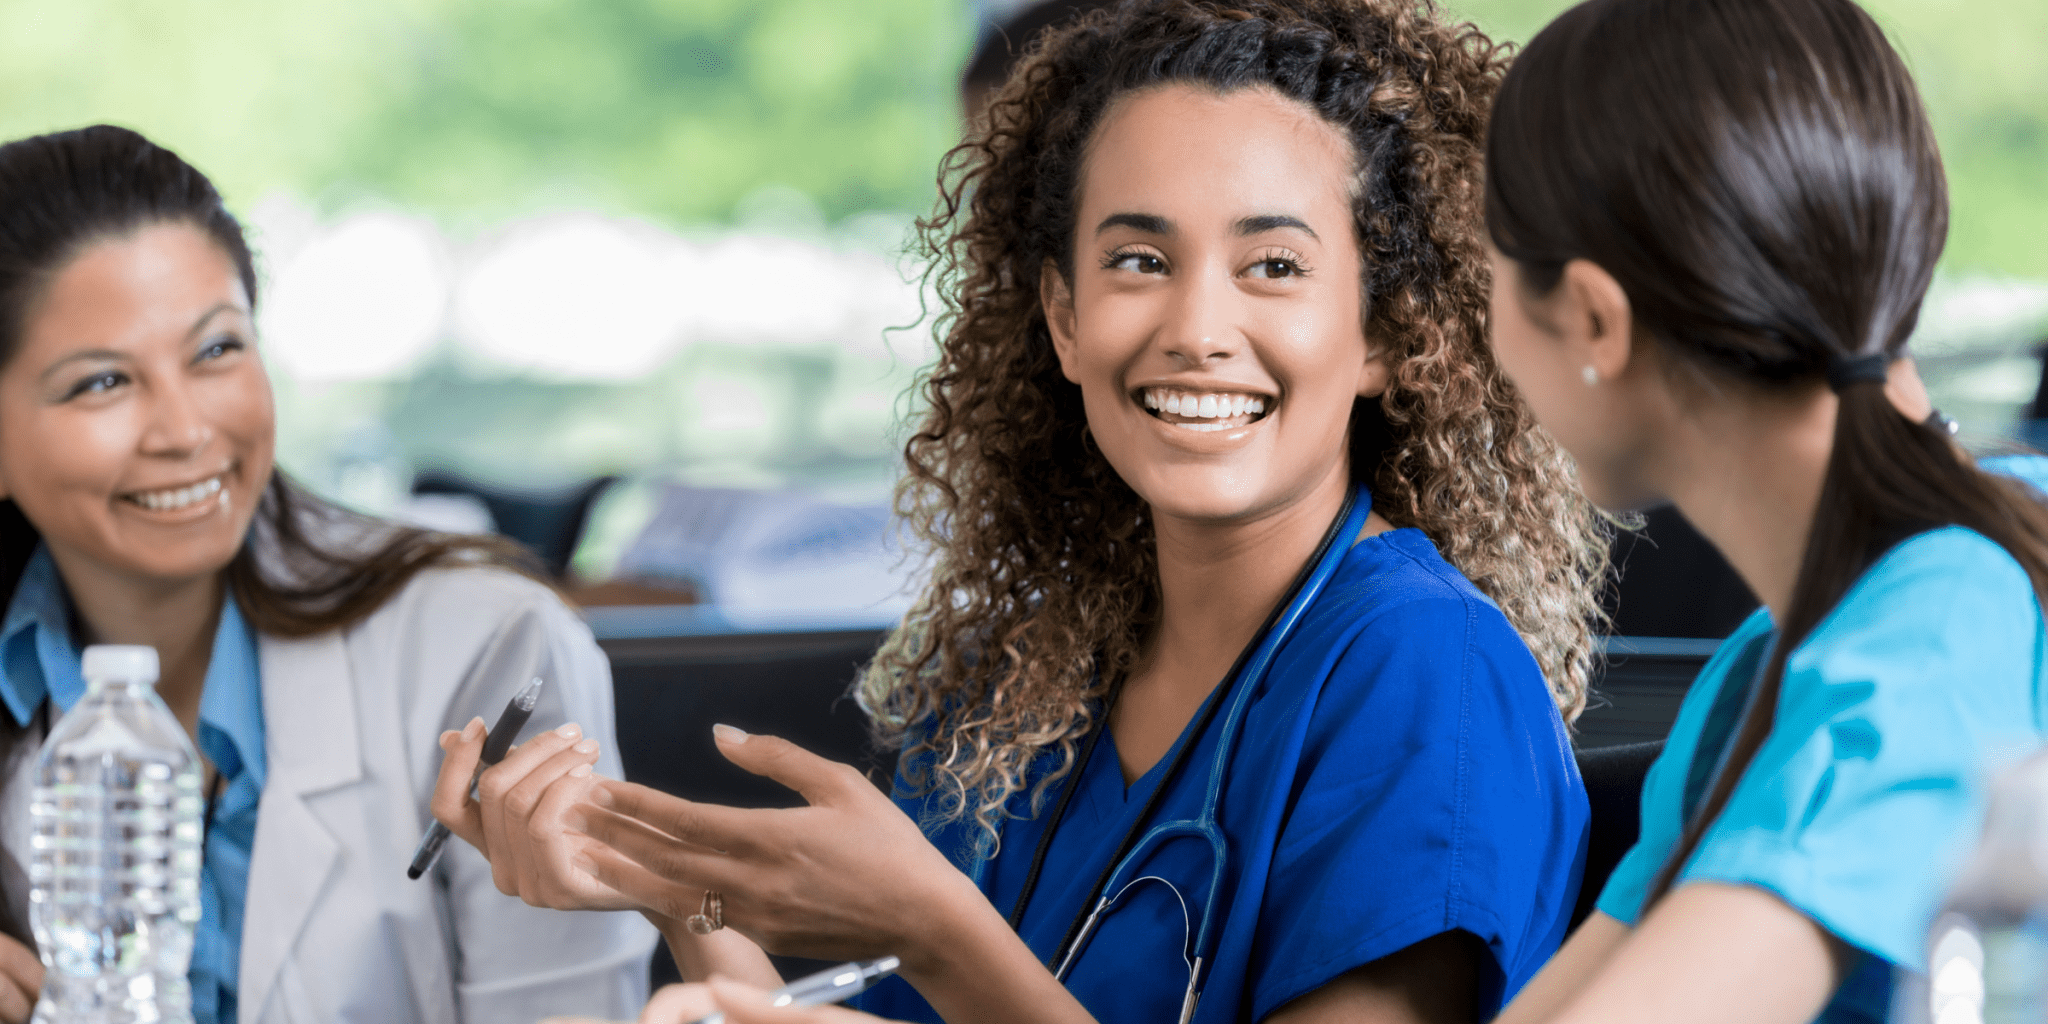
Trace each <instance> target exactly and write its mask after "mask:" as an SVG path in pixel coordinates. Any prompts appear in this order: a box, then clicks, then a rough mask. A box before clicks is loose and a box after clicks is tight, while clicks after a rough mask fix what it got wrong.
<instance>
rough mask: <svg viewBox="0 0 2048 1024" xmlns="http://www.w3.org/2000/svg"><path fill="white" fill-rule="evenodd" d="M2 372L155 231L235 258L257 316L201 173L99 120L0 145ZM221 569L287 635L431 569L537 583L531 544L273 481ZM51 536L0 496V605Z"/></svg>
mask: <svg viewBox="0 0 2048 1024" xmlns="http://www.w3.org/2000/svg"><path fill="white" fill-rule="evenodd" d="M0 196H4V197H5V202H4V203H0V366H4V365H5V364H6V363H7V361H8V360H10V359H12V358H13V357H14V353H15V350H16V349H17V348H18V347H19V346H20V344H21V338H22V333H23V331H24V330H25V329H26V327H27V323H26V319H27V316H28V313H29V310H30V309H31V308H32V307H33V305H34V303H35V301H36V299H37V297H38V296H39V295H40V294H41V293H42V291H43V289H44V288H45V287H47V286H48V284H49V282H50V280H51V278H52V277H54V276H55V275H56V274H57V273H58V272H59V271H60V270H62V269H63V267H64V266H65V265H66V264H67V263H68V262H70V260H71V259H73V258H74V257H76V256H77V255H78V254H79V252H80V251H81V250H83V249H85V248H86V247H88V246H90V245H92V244H93V243H95V242H99V241H103V240H106V239H111V238H119V237H122V236H124V235H127V234H129V233H131V232H133V231H135V230H137V229H138V228H143V227H147V226H149V225H152V224H167V223H168V224H189V225H192V226H194V227H197V228H199V229H200V230H202V231H204V232H206V235H207V237H209V238H211V239H212V240H213V242H214V244H216V245H218V246H219V247H220V249H221V251H222V252H224V253H226V254H227V256H228V258H229V259H231V260H232V261H233V262H234V265H235V271H236V273H237V274H238V275H239V276H240V277H241V279H242V287H243V289H245V290H246V291H247V293H248V296H249V303H250V306H251V308H252V309H253V308H254V306H255V302H256V266H255V262H254V260H252V259H251V258H250V254H249V243H248V241H247V240H246V239H245V238H244V237H243V234H242V226H241V224H240V222H238V221H237V220H236V219H235V217H234V215H233V214H231V213H229V212H228V210H227V207H226V205H225V204H224V203H222V201H221V197H220V193H219V192H218V191H216V190H215V189H214V187H213V183H212V182H210V181H208V180H207V179H206V176H205V175H203V174H201V173H199V171H198V170H197V169H195V168H194V167H193V166H192V165H190V164H188V163H186V162H185V161H184V160H181V159H179V158H178V155H177V154H175V153H173V152H171V151H170V150H168V149H165V148H163V147H161V146H158V145H156V144H154V143H152V142H150V141H149V140H148V139H146V138H143V137H142V136H141V135H139V134H137V133H135V132H132V131H129V130H128V129H125V128H115V127H112V126H109V125H96V126H93V127H91V128H81V129H78V130H76V131H68V132H57V133H54V134H50V135H38V136H34V137H31V138H26V139H20V140H17V141H14V142H10V143H7V144H6V145H0ZM249 534H250V535H249V537H248V539H246V540H245V541H244V542H243V544H242V548H241V550H240V551H239V552H237V553H236V555H235V557H234V560H233V561H231V562H230V563H229V564H228V566H227V569H226V579H227V582H228V585H229V586H230V588H231V589H232V590H233V592H234V595H235V598H236V601H237V603H238V604H239V606H240V607H241V609H242V612H243V614H244V615H245V616H247V618H248V620H249V624H250V626H252V627H253V628H255V629H256V630H257V631H258V632H261V633H266V634H270V635H273V636H282V637H298V636H310V635H312V634H315V633H322V632H326V631H327V630H331V629H338V628H342V627H346V626H349V625H352V624H354V623H356V622H358V621H360V620H362V619H363V618H364V617H365V616H367V615H369V614H370V613H371V612H373V611H376V610H377V608H378V607H379V606H381V605H382V604H383V603H384V602H385V601H386V600H388V599H389V598H390V597H391V596H392V595H393V594H396V593H397V592H398V591H399V590H400V589H401V588H403V587H404V586H405V585H406V583H407V582H409V581H410V580H411V579H412V577H413V576H414V574H416V573H418V572H419V571H420V570H422V569H425V568H428V567H430V566H435V565H442V564H447V563H451V562H461V563H464V564H489V565H497V566H501V567H504V568H508V569H511V570H513V571H516V572H520V573H524V574H526V575H529V576H533V577H534V578H536V579H540V578H542V575H541V573H540V571H539V568H538V565H537V563H536V562H535V561H534V560H533V558H532V556H531V555H530V554H528V553H527V552H526V550H525V549H524V548H521V547H519V546H518V545H516V544H513V543H512V542H510V541H506V540H503V539H500V538H496V537H471V536H461V535H452V534H441V533H430V532H427V531H424V530H415V529H409V528H404V527H398V526H394V525H391V524H388V523H383V522H380V521H378V520H375V519H372V518H370V517H368V516H363V515H359V514H357V513H354V512H351V511H348V510H346V509H343V508H340V507H338V506H335V505H332V504H329V503H327V502H325V501H322V500H320V499H319V498H317V497H314V496H313V495H312V494H310V493H308V492H307V491H305V490H304V489H302V488H300V487H298V486H297V485H295V484H293V483H292V482H291V481H290V480H288V479H287V478H286V477H285V475H284V474H283V473H282V472H273V474H272V476H271V479H270V481H269V483H268V485H267V486H266V487H265V490H264V494H263V498H262V501H261V503H260V505H259V506H258V509H257V513H256V521H255V523H254V526H253V527H252V529H251V530H250V531H249ZM41 540H42V537H41V535H40V534H39V533H38V532H37V530H36V528H35V525H34V524H32V523H30V522H29V520H28V517H26V516H24V515H23V514H22V512H21V509H20V508H19V507H18V506H17V505H16V504H15V503H14V502H12V501H0V601H5V600H6V599H7V596H8V595H11V594H12V593H13V591H14V588H15V585H16V584H17V583H18V582H19V581H20V579H21V572H22V569H23V568H24V567H25V566H26V565H27V564H28V560H29V557H30V556H31V555H32V554H34V552H35V549H36V545H37V544H39V543H40V542H41Z"/></svg>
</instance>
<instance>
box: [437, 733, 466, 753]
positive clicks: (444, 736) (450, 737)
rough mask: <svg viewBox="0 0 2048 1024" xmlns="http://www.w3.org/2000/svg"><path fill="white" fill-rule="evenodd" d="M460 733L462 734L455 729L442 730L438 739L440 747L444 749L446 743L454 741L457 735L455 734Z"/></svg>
mask: <svg viewBox="0 0 2048 1024" xmlns="http://www.w3.org/2000/svg"><path fill="white" fill-rule="evenodd" d="M460 735H462V734H461V733H459V732H456V731H455V730H453V729H447V730H443V731H442V733H441V739H440V741H439V742H440V744H441V749H442V750H446V749H448V744H450V743H453V742H455V737H457V736H460Z"/></svg>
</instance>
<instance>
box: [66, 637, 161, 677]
mask: <svg viewBox="0 0 2048 1024" xmlns="http://www.w3.org/2000/svg"><path fill="white" fill-rule="evenodd" d="M79 667H80V668H81V669H83V670H84V675H85V678H87V679H118V680H120V681H122V682H132V683H155V682H156V673H157V664H156V648H154V647H142V646H138V645H134V644H94V645H93V646H91V647H88V648H86V649H85V658H84V660H83V664H81V665H80V666H79Z"/></svg>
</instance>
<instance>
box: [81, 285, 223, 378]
mask: <svg viewBox="0 0 2048 1024" xmlns="http://www.w3.org/2000/svg"><path fill="white" fill-rule="evenodd" d="M240 308H241V307H239V306H236V305H235V304H234V303H232V302H218V303H215V304H214V305H213V307H212V308H211V309H208V310H207V311H206V312H204V313H201V314H199V318H198V319H196V320H194V321H192V326H191V327H189V328H186V330H185V337H186V338H191V337H192V336H193V335H195V334H198V333H199V332H200V331H202V330H205V329H206V325H207V324H209V323H212V322H213V318H214V317H217V316H219V315H221V314H222V313H232V312H236V311H238V310H239V309H240ZM130 358H131V357H130V356H129V355H128V353H126V352H119V351H116V350H114V349H110V348H89V349H86V350H84V351H82V352H73V353H71V354H70V355H67V356H65V357H64V358H62V359H59V360H57V361H56V362H54V363H51V364H50V366H49V368H48V369H46V370H44V371H43V373H42V377H41V378H40V379H41V380H44V381H47V380H49V379H50V378H51V377H54V376H56V375H57V371H59V370H61V369H63V368H64V367H66V366H68V365H70V364H72V363H78V362H91V361H100V362H110V363H119V362H127V361H128V360H129V359H130Z"/></svg>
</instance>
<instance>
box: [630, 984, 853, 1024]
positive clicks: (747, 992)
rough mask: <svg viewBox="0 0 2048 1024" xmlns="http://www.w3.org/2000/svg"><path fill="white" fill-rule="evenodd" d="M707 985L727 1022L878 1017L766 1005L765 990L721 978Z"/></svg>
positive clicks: (823, 1023) (829, 1022)
mask: <svg viewBox="0 0 2048 1024" xmlns="http://www.w3.org/2000/svg"><path fill="white" fill-rule="evenodd" d="M707 987H708V988H710V989H711V995H712V998H713V1000H715V1001H716V1002H717V1004H718V1008H719V1009H720V1010H722V1011H724V1012H725V1019H726V1021H727V1024H877V1022H879V1021H880V1020H881V1018H880V1017H873V1016H869V1015H868V1014H865V1013H856V1012H854V1011H852V1010H849V1009H847V1008H845V1007H843V1006H809V1007H804V1006H770V1005H768V998H769V997H768V993H766V992H763V991H761V990H760V989H758V988H750V987H748V986H746V985H742V984H740V983H739V982H736V981H727V980H725V979H724V978H713V979H711V982H710V984H709V985H708V986H707ZM663 1024H667V1022H663Z"/></svg>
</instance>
